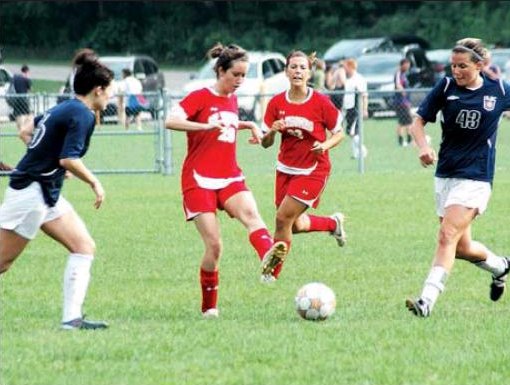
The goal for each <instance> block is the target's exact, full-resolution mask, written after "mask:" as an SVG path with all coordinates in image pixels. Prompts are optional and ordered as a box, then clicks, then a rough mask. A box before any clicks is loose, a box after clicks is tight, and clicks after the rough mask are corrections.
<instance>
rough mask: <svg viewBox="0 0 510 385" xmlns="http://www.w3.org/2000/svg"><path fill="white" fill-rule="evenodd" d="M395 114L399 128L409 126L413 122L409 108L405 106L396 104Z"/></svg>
mask: <svg viewBox="0 0 510 385" xmlns="http://www.w3.org/2000/svg"><path fill="white" fill-rule="evenodd" d="M395 112H396V114H397V119H398V124H400V125H401V126H409V125H410V124H411V123H412V122H413V117H412V116H411V108H409V107H408V106H406V105H405V104H397V105H396V106H395Z"/></svg>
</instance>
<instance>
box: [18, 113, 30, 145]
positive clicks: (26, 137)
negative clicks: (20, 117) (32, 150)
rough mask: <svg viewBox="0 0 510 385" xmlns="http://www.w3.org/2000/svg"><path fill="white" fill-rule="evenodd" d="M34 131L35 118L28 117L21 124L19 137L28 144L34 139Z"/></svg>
mask: <svg viewBox="0 0 510 385" xmlns="http://www.w3.org/2000/svg"><path fill="white" fill-rule="evenodd" d="M33 133H34V119H26V120H25V121H24V123H23V124H22V125H21V127H20V129H19V133H18V136H19V138H20V139H21V140H22V141H23V143H25V144H26V145H28V143H30V141H31V140H32V135H33Z"/></svg>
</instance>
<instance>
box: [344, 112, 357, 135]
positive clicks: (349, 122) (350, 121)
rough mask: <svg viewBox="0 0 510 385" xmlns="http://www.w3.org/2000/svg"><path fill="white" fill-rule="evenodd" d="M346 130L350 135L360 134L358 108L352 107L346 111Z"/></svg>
mask: <svg viewBox="0 0 510 385" xmlns="http://www.w3.org/2000/svg"><path fill="white" fill-rule="evenodd" d="M345 132H346V134H347V135H350V136H356V135H358V134H359V127H358V110H357V108H350V109H348V110H347V111H345Z"/></svg>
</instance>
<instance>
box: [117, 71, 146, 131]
mask: <svg viewBox="0 0 510 385" xmlns="http://www.w3.org/2000/svg"><path fill="white" fill-rule="evenodd" d="M122 78H123V80H122V82H121V83H120V84H119V89H118V91H119V94H121V95H119V111H121V110H122V108H121V106H124V109H123V111H124V113H125V116H124V117H123V118H122V119H121V118H120V117H119V121H121V122H124V126H125V127H126V130H129V124H130V122H131V120H134V122H135V123H136V129H137V130H138V131H142V115H141V112H142V111H143V105H142V104H141V103H140V100H141V98H140V97H142V98H143V96H142V95H141V94H142V92H143V86H142V82H141V81H140V80H138V79H137V78H135V77H134V76H133V73H132V72H131V70H130V69H129V68H124V69H123V70H122ZM121 99H122V101H121Z"/></svg>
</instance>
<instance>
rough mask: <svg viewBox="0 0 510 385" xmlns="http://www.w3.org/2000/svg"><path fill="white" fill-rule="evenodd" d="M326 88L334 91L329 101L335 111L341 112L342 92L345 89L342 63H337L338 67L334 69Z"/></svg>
mask: <svg viewBox="0 0 510 385" xmlns="http://www.w3.org/2000/svg"><path fill="white" fill-rule="evenodd" d="M327 87H328V89H330V90H332V91H334V94H332V95H331V101H332V102H333V104H334V105H335V107H336V108H337V109H339V110H342V103H343V99H344V95H343V90H344V87H345V69H344V65H343V62H342V61H339V62H338V65H337V66H335V67H334V69H333V75H332V76H331V78H330V80H329V84H328V85H327Z"/></svg>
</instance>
